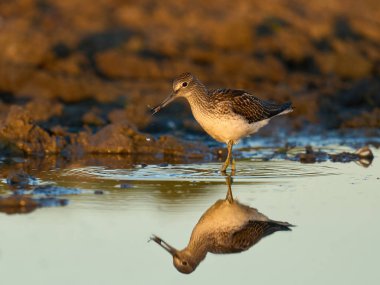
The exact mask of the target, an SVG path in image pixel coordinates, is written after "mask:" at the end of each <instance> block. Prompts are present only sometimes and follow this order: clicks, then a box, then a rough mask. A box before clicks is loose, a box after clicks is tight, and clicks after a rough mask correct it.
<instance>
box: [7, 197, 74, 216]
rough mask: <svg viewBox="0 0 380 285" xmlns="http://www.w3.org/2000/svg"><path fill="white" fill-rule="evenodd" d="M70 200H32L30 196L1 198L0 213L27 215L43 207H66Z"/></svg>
mask: <svg viewBox="0 0 380 285" xmlns="http://www.w3.org/2000/svg"><path fill="white" fill-rule="evenodd" d="M67 204H68V200H66V199H57V198H31V197H29V196H18V195H16V196H13V195H12V196H8V197H0V212H3V213H6V214H9V215H10V214H27V213H30V212H33V211H34V210H36V209H37V208H41V207H59V206H66V205H67Z"/></svg>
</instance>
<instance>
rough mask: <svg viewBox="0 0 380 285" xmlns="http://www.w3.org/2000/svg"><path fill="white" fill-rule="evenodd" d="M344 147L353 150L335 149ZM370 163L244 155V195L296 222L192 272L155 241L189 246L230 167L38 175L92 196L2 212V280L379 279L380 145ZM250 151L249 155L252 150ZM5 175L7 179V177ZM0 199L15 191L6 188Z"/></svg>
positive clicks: (239, 178)
mask: <svg viewBox="0 0 380 285" xmlns="http://www.w3.org/2000/svg"><path fill="white" fill-rule="evenodd" d="M325 148H326V149H329V150H331V151H338V150H341V149H349V148H348V147H340V146H335V145H332V146H326V147H325ZM372 150H373V152H374V155H375V159H374V161H373V163H372V164H371V165H370V166H369V167H368V168H364V167H361V166H360V165H358V164H356V163H354V162H352V163H346V164H343V163H332V162H323V163H316V164H301V163H299V162H294V161H287V160H271V161H261V160H260V159H258V158H255V157H253V158H252V159H241V160H238V162H237V168H238V171H237V173H236V175H235V177H234V183H233V185H232V190H233V194H234V196H235V197H236V198H237V199H238V200H239V201H241V202H242V203H244V204H247V205H250V206H251V207H255V208H257V209H258V210H259V211H260V212H262V213H264V214H265V215H267V216H269V217H270V218H272V219H275V220H281V221H287V222H289V223H292V224H295V225H297V227H295V228H293V230H292V231H291V232H277V233H275V234H273V235H271V236H269V237H267V238H264V239H263V240H262V241H260V242H259V243H258V244H257V245H255V246H253V247H252V248H251V249H249V250H248V251H246V252H243V253H240V254H230V255H213V254H208V255H207V257H206V259H205V260H204V261H203V262H202V263H201V264H200V265H199V267H198V268H197V269H196V271H195V272H194V273H193V274H191V275H183V274H181V273H179V272H177V271H176V269H175V268H174V267H173V265H172V260H171V257H170V256H169V254H168V253H167V252H165V251H164V250H163V249H162V248H160V247H159V246H158V245H157V244H155V243H153V242H151V243H148V242H147V241H148V239H149V237H150V236H151V234H157V235H159V236H160V237H162V238H164V239H165V240H166V241H168V242H170V243H171V244H172V245H173V246H176V247H178V248H182V247H184V246H185V245H186V244H187V242H188V240H189V237H190V234H191V231H192V229H193V227H194V225H195V224H196V223H197V221H198V219H199V218H200V216H201V215H202V213H203V212H204V211H205V210H206V209H207V208H208V207H210V206H211V205H212V204H213V203H215V201H216V200H218V199H222V198H224V197H225V195H226V191H227V186H226V184H225V178H224V177H223V176H221V175H220V173H219V172H218V169H219V167H220V163H218V162H208V163H198V164H195V163H194V164H169V165H147V166H145V165H135V166H133V165H131V166H130V167H123V168H115V167H110V166H107V165H92V166H91V165H90V166H72V167H68V168H63V169H61V168H52V169H50V170H44V171H38V172H36V173H37V175H36V176H37V177H38V178H39V179H40V181H41V182H49V181H50V182H55V183H56V184H57V185H59V186H64V187H76V188H79V189H83V190H103V191H104V194H103V195H94V194H93V193H92V192H91V191H84V192H83V193H82V194H80V195H68V196H65V197H64V198H66V199H69V201H70V202H69V205H67V206H64V207H51V208H39V209H36V210H35V211H33V212H31V213H30V214H24V215H22V214H16V215H6V214H4V213H0V276H1V280H2V281H3V282H4V284H153V283H154V284H173V283H176V284H178V283H179V284H194V283H199V284H205V283H206V282H212V283H218V284H231V282H237V280H236V279H238V282H243V281H244V282H247V281H249V282H251V283H255V284H272V283H275V282H276V283H278V282H281V284H358V283H360V284H375V283H376V281H377V280H378V277H377V274H376V273H377V268H378V265H377V264H378V262H377V260H378V256H379V255H380V247H379V246H378V241H379V240H380V229H379V228H378V227H377V226H376V225H377V224H378V217H379V216H380V208H379V206H378V204H379V201H380V164H379V162H378V157H379V154H380V152H379V150H376V149H374V148H372ZM248 152H249V150H248ZM2 178H4V177H2ZM0 194H2V195H3V196H4V195H9V189H8V186H7V185H5V184H4V183H1V184H0Z"/></svg>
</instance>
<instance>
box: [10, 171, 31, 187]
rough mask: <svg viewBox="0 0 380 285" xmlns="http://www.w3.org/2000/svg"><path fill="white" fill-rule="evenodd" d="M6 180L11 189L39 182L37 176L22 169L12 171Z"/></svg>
mask: <svg viewBox="0 0 380 285" xmlns="http://www.w3.org/2000/svg"><path fill="white" fill-rule="evenodd" d="M6 182H7V184H8V185H9V186H10V188H11V189H20V188H24V189H25V188H30V187H32V186H35V185H37V184H38V181H37V179H36V178H35V177H33V176H31V175H29V174H28V173H26V172H25V171H24V170H22V169H19V170H14V171H11V173H9V175H8V177H7V179H6Z"/></svg>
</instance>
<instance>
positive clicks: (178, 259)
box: [150, 235, 199, 274]
mask: <svg viewBox="0 0 380 285" xmlns="http://www.w3.org/2000/svg"><path fill="white" fill-rule="evenodd" d="M150 240H153V241H155V242H156V243H157V244H159V245H160V246H161V247H162V248H163V249H165V250H166V251H167V252H169V253H170V254H171V256H172V257H173V265H174V267H175V268H177V270H178V271H179V272H181V273H184V274H189V273H192V272H193V271H194V270H195V269H196V268H197V266H198V264H199V262H196V261H195V260H194V258H193V257H192V255H191V254H190V253H189V252H188V251H187V250H186V249H184V250H177V249H175V248H174V247H172V246H171V245H170V244H168V243H167V242H165V241H164V240H162V239H161V238H159V237H158V236H155V235H153V236H152V237H151V238H150Z"/></svg>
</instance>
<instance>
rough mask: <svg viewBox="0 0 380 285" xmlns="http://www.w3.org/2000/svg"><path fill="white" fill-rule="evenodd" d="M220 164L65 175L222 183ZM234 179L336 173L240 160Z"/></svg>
mask: <svg viewBox="0 0 380 285" xmlns="http://www.w3.org/2000/svg"><path fill="white" fill-rule="evenodd" d="M219 168H220V163H203V164H173V165H167V166H160V165H147V166H145V167H135V168H130V169H110V168H107V167H103V166H96V167H83V168H75V169H70V170H67V171H65V173H64V175H67V176H81V177H92V178H95V179H109V180H130V181H169V180H170V181H210V182H211V181H222V180H223V181H224V176H223V175H221V173H220V171H219ZM237 168H238V171H237V173H236V175H235V176H234V177H235V178H236V179H239V181H240V182H252V181H255V182H257V181H258V180H260V179H263V180H267V179H283V178H287V177H305V176H325V175H336V174H338V173H339V169H338V167H336V166H335V165H333V164H332V163H329V162H327V163H323V164H301V163H299V162H292V161H268V162H262V161H261V162H252V161H239V162H238V163H237Z"/></svg>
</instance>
